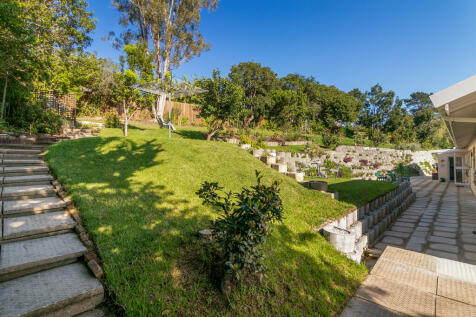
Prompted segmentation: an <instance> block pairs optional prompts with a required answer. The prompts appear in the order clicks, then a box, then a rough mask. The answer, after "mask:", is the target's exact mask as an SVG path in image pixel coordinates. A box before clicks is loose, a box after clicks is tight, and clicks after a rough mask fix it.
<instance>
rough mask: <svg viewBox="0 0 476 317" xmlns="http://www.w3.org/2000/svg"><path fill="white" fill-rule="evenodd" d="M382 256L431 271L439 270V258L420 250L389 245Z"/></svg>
mask: <svg viewBox="0 0 476 317" xmlns="http://www.w3.org/2000/svg"><path fill="white" fill-rule="evenodd" d="M381 258H384V259H387V260H392V261H394V262H399V263H402V264H407V265H412V266H415V267H418V268H422V269H425V270H427V271H430V272H436V270H437V259H436V258H435V257H430V256H427V255H425V254H422V253H419V252H414V251H409V250H405V249H400V248H393V247H387V248H386V249H385V251H384V252H383V253H382V256H381Z"/></svg>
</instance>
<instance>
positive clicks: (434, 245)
mask: <svg viewBox="0 0 476 317" xmlns="http://www.w3.org/2000/svg"><path fill="white" fill-rule="evenodd" d="M430 248H431V249H433V250H440V251H445V252H451V253H458V247H457V246H455V245H449V244H442V243H430Z"/></svg>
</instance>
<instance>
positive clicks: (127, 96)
mask: <svg viewBox="0 0 476 317" xmlns="http://www.w3.org/2000/svg"><path fill="white" fill-rule="evenodd" d="M116 84H117V87H116V88H117V94H116V96H117V101H119V102H121V103H122V107H123V111H124V136H127V128H128V125H129V118H130V117H131V116H132V115H133V114H134V112H135V111H137V110H138V108H139V107H138V106H139V105H140V103H139V98H140V93H139V91H138V90H137V89H135V88H134V85H135V84H137V75H136V73H135V72H134V71H133V70H131V69H126V70H125V71H124V72H118V73H116Z"/></svg>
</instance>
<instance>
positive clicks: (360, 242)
mask: <svg viewBox="0 0 476 317" xmlns="http://www.w3.org/2000/svg"><path fill="white" fill-rule="evenodd" d="M414 200H415V193H413V191H412V187H411V184H410V182H403V183H401V184H400V185H399V186H398V187H397V188H395V189H394V190H392V191H390V192H388V193H386V194H385V195H382V196H380V197H377V198H376V199H374V200H373V201H371V202H369V203H367V204H365V205H364V206H362V207H360V208H358V209H355V210H353V211H351V212H350V213H348V214H346V215H344V216H342V217H340V218H338V219H336V220H334V221H332V222H330V223H326V224H325V225H323V226H321V227H320V228H318V229H317V231H318V232H319V233H321V234H322V235H323V236H324V237H325V238H326V239H327V240H328V241H329V242H330V243H331V244H332V245H333V246H334V247H335V248H336V249H337V250H339V251H340V252H342V253H344V254H345V255H346V256H347V257H349V258H350V259H352V260H354V261H356V262H358V263H360V260H361V258H362V254H363V252H364V250H365V249H366V248H368V247H370V246H372V245H373V244H374V243H375V242H376V241H378V238H379V237H380V236H381V235H382V234H383V232H384V231H385V230H386V229H387V228H388V227H390V226H391V225H392V223H393V222H394V221H395V220H396V219H397V218H398V216H399V215H400V214H401V213H402V212H403V211H404V210H406V209H407V208H408V206H409V205H410V204H411V203H412V202H413V201H414Z"/></svg>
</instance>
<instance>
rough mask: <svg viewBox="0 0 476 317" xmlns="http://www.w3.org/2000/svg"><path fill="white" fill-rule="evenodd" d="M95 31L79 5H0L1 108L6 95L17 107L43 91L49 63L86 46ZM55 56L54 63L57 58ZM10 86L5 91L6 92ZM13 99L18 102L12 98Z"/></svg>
mask: <svg viewBox="0 0 476 317" xmlns="http://www.w3.org/2000/svg"><path fill="white" fill-rule="evenodd" d="M94 27H95V20H94V19H92V12H90V11H87V2H85V1H84V0H55V1H53V0H46V1H45V0H4V1H2V2H1V3H0V78H1V79H3V85H2V86H3V96H2V106H1V107H2V109H1V113H0V116H3V114H4V113H5V105H6V100H8V98H7V95H8V91H10V93H11V95H12V100H11V104H15V105H17V106H18V105H19V104H23V103H25V102H26V101H27V99H28V98H27V97H28V96H29V94H30V93H31V91H33V90H34V89H35V88H38V87H41V86H48V82H49V81H50V80H51V78H52V77H53V75H54V74H55V72H54V67H55V63H57V62H58V60H59V61H64V60H67V58H69V57H70V56H72V55H74V54H76V53H78V52H81V51H82V49H83V48H84V47H86V46H88V45H89V44H90V41H91V38H90V36H89V34H90V32H91V31H92V30H93V29H94ZM58 57H59V58H58ZM8 87H10V88H11V89H8ZM18 96H22V97H20V99H18V98H19V97H18Z"/></svg>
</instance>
